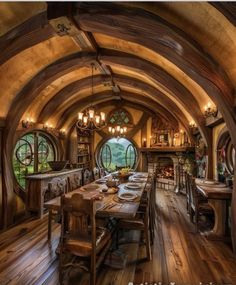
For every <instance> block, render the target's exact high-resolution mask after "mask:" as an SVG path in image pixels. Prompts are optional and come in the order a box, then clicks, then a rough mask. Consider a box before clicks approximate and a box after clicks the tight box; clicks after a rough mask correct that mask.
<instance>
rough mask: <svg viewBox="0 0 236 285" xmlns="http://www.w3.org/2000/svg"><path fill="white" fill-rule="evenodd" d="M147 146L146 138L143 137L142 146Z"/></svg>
mask: <svg viewBox="0 0 236 285" xmlns="http://www.w3.org/2000/svg"><path fill="white" fill-rule="evenodd" d="M146 146H147V140H146V139H145V138H144V139H143V147H146Z"/></svg>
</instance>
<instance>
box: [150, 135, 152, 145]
mask: <svg viewBox="0 0 236 285" xmlns="http://www.w3.org/2000/svg"><path fill="white" fill-rule="evenodd" d="M150 146H152V136H150Z"/></svg>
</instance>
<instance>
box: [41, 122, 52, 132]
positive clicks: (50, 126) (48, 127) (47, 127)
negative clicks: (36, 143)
mask: <svg viewBox="0 0 236 285" xmlns="http://www.w3.org/2000/svg"><path fill="white" fill-rule="evenodd" d="M43 128H44V129H45V130H52V129H53V125H52V124H49V123H46V124H45V125H43Z"/></svg>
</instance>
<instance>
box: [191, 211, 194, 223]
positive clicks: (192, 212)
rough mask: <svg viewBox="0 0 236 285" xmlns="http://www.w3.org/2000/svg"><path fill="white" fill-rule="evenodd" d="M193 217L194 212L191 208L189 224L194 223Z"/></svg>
mask: <svg viewBox="0 0 236 285" xmlns="http://www.w3.org/2000/svg"><path fill="white" fill-rule="evenodd" d="M193 217H194V211H193V209H192V208H190V221H191V223H194V220H193Z"/></svg>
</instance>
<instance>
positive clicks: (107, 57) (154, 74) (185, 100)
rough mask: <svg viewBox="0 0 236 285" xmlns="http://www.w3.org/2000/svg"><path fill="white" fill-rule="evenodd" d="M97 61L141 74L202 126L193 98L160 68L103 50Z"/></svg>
mask: <svg viewBox="0 0 236 285" xmlns="http://www.w3.org/2000/svg"><path fill="white" fill-rule="evenodd" d="M99 61H101V62H104V63H106V64H109V65H111V67H112V65H119V66H123V67H124V68H127V69H130V70H135V71H136V72H137V73H141V74H143V75H144V76H146V77H148V78H149V79H150V80H152V81H153V83H155V84H157V85H161V86H162V88H164V89H165V90H166V91H167V92H168V93H170V94H171V97H174V98H175V99H176V100H177V101H178V102H179V103H180V104H181V105H182V106H184V107H185V109H190V110H191V113H192V110H194V112H195V113H196V116H195V118H196V117H197V118H198V119H196V120H197V121H199V120H200V121H201V120H202V122H203V124H204V120H205V119H204V117H203V116H202V113H201V110H200V108H199V105H198V102H197V101H196V99H195V98H194V96H193V95H192V94H191V93H190V92H189V91H188V90H187V89H186V88H185V87H184V86H183V85H182V84H180V83H179V82H178V81H177V80H176V79H174V78H173V77H172V76H170V75H169V74H168V73H167V72H165V71H164V70H163V69H161V68H160V67H157V66H155V65H154V64H152V63H150V62H148V61H146V60H144V59H140V58H138V57H136V56H132V55H129V54H127V53H123V52H113V51H110V50H105V49H103V50H100V52H99ZM104 79H105V77H104ZM75 85H76V84H75V83H72V84H71V85H68V87H65V93H66V90H67V91H68V92H70V91H71V89H72V88H76V87H75ZM81 88H83V86H81ZM62 95H63V96H64V95H65V94H62V93H60V92H58V93H57V95H56V96H61V98H62V97H63V96H62ZM65 98H66V97H63V101H64V99H65ZM56 100H57V99H56ZM61 101H62V100H61ZM45 108H46V109H45V112H47V111H49V112H48V113H51V112H50V110H48V109H47V107H45ZM39 120H40V121H41V118H39Z"/></svg>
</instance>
